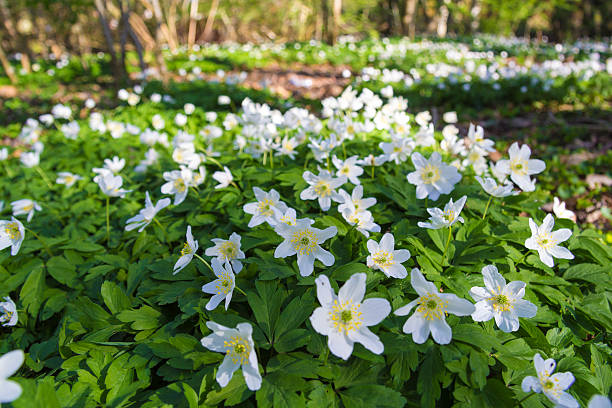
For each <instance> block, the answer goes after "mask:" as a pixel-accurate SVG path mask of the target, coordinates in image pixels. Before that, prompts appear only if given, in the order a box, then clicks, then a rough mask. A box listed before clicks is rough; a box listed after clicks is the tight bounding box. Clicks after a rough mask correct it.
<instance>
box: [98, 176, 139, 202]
mask: <svg viewBox="0 0 612 408" xmlns="http://www.w3.org/2000/svg"><path fill="white" fill-rule="evenodd" d="M97 183H98V186H100V189H101V190H102V192H103V193H104V194H106V195H107V196H109V197H121V198H123V197H125V195H126V194H127V193H129V192H130V191H132V190H125V189H123V188H121V185H122V184H123V179H122V178H121V176H114V175H113V174H112V173H109V174H105V175H104V176H102V177H100V178H99V179H98V181H97Z"/></svg>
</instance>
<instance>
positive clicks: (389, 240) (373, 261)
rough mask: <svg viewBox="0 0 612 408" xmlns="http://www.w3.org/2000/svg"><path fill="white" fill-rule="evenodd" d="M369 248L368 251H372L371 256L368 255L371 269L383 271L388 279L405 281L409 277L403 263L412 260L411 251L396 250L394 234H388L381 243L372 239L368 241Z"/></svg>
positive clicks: (368, 263)
mask: <svg viewBox="0 0 612 408" xmlns="http://www.w3.org/2000/svg"><path fill="white" fill-rule="evenodd" d="M367 246H368V251H370V255H368V259H367V265H368V267H369V268H372V269H374V270H376V269H379V270H381V271H383V273H384V274H385V275H387V277H392V278H397V279H404V278H405V277H406V276H408V272H407V271H406V268H404V266H403V265H402V262H406V261H407V260H408V259H410V251H408V250H407V249H398V250H395V248H394V247H395V238H394V237H393V234H391V233H386V234H385V235H383V237H382V239H381V240H380V242H379V243H377V242H376V241H374V240H373V239H370V240H368V243H367Z"/></svg>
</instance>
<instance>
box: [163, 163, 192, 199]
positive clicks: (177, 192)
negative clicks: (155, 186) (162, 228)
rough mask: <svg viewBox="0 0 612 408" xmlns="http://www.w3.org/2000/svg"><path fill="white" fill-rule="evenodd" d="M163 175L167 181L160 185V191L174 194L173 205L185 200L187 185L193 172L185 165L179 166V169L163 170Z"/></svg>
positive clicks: (190, 181) (189, 183)
mask: <svg viewBox="0 0 612 408" xmlns="http://www.w3.org/2000/svg"><path fill="white" fill-rule="evenodd" d="M163 177H164V180H166V182H167V183H165V184H164V185H162V186H161V192H162V193H163V194H174V205H179V204H180V203H182V202H183V201H185V198H186V197H187V193H188V192H189V186H191V183H192V181H193V172H192V171H191V170H190V169H188V168H186V167H181V169H180V170H173V171H165V172H164V174H163Z"/></svg>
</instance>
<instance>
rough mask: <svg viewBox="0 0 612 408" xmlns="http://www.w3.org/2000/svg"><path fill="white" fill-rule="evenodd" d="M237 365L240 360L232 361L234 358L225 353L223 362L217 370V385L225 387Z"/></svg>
mask: <svg viewBox="0 0 612 408" xmlns="http://www.w3.org/2000/svg"><path fill="white" fill-rule="evenodd" d="M239 367H240V362H238V361H237V362H235V363H234V360H232V358H231V357H230V356H229V355H226V356H225V358H224V359H223V362H222V363H221V365H220V366H219V369H218V370H217V382H218V383H219V385H220V386H221V387H225V386H226V385H227V384H228V383H229V382H230V380H231V379H232V376H233V375H234V372H235V371H236V370H237V369H238V368H239Z"/></svg>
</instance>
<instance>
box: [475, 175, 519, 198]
mask: <svg viewBox="0 0 612 408" xmlns="http://www.w3.org/2000/svg"><path fill="white" fill-rule="evenodd" d="M474 178H475V179H476V181H478V183H480V186H481V187H482V189H483V190H484V191H485V192H486V193H487V194H489V195H492V196H493V197H497V198H501V197H508V196H509V195H512V189H513V187H514V186H513V185H512V183H510V181H508V180H506V182H505V183H504V184H503V185H501V184H500V185H498V184H497V182H496V181H495V179H493V178H491V177H485V178H484V180H483V179H482V178H481V177H480V176H476V177H474Z"/></svg>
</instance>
